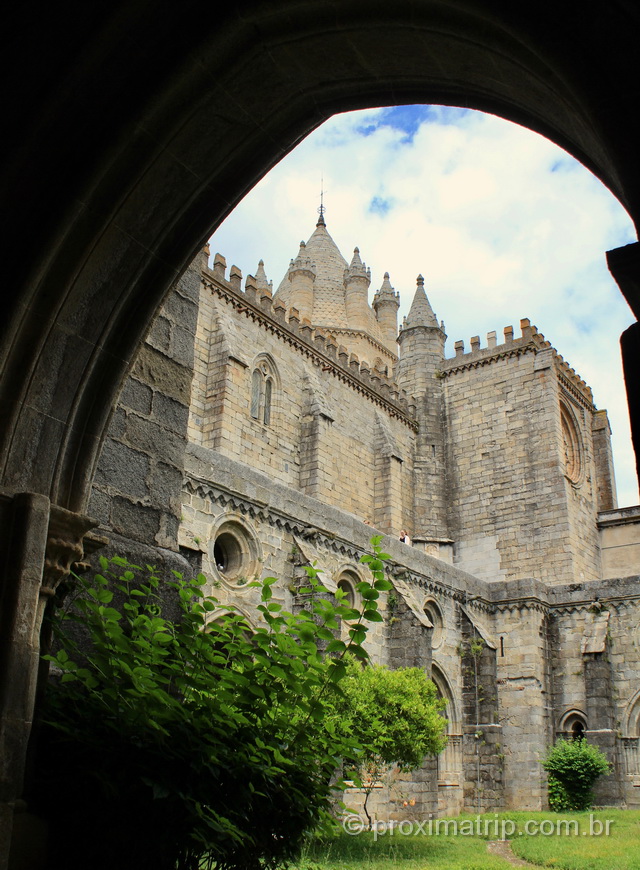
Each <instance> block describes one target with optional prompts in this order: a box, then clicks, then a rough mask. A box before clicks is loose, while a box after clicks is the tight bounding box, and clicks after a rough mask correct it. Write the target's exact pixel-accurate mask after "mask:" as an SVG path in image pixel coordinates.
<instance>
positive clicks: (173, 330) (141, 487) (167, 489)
mask: <svg viewBox="0 0 640 870" xmlns="http://www.w3.org/2000/svg"><path fill="white" fill-rule="evenodd" d="M200 260H201V258H200V257H196V259H195V260H194V262H193V264H192V265H191V266H190V267H189V269H188V270H187V271H186V272H185V273H184V275H183V276H182V278H181V279H180V281H179V282H178V283H177V285H176V287H175V288H174V289H173V290H172V291H171V293H170V294H169V296H168V297H167V298H166V300H165V302H164V304H163V306H162V308H161V309H160V311H159V312H158V315H157V317H156V319H155V320H154V321H153V324H152V326H151V329H150V331H149V334H148V336H147V338H146V340H145V342H144V343H143V344H142V346H141V347H140V349H139V352H138V354H137V356H136V358H135V360H134V363H133V367H132V370H131V372H130V374H129V376H128V378H127V379H126V380H125V383H124V386H123V389H122V392H121V394H120V397H119V400H118V404H117V406H116V409H115V411H114V413H113V416H112V418H111V424H110V426H109V429H108V431H107V436H106V438H105V441H104V444H103V447H102V452H101V455H100V459H99V461H98V466H97V469H96V474H95V479H94V485H93V491H92V496H91V501H90V505H89V512H90V514H91V515H92V516H94V517H95V518H96V519H98V520H99V522H100V526H101V531H106V532H107V533H110V532H111V533H113V534H114V535H115V536H116V537H117V536H120V538H119V541H120V544H121V545H122V539H123V538H124V539H130V540H132V541H137V542H140V543H145V544H148V545H150V546H157V547H158V548H160V549H161V550H177V546H178V545H177V531H178V525H179V522H180V510H181V490H182V479H183V469H184V451H185V446H186V443H187V422H188V417H189V402H190V396H191V381H192V379H193V360H194V354H193V351H194V341H195V331H196V321H197V316H198V297H199V287H200V266H201V262H200ZM114 540H115V538H114Z"/></svg>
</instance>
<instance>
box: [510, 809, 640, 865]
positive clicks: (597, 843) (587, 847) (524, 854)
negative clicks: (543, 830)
mask: <svg viewBox="0 0 640 870" xmlns="http://www.w3.org/2000/svg"><path fill="white" fill-rule="evenodd" d="M512 815H513V816H514V818H515V817H516V816H520V817H522V818H525V817H528V816H529V815H530V816H531V817H532V818H533V817H537V816H540V818H548V819H551V820H554V819H557V820H562V819H566V820H573V821H574V822H575V823H577V825H578V828H579V831H578V835H577V836H574V835H573V833H572V834H571V835H569V836H567V835H566V834H564V833H562V834H560V835H552V836H540V835H539V836H536V837H525V836H522V837H520V836H516V837H513V838H512V840H511V846H512V848H513V851H514V853H515V854H516V855H518V856H519V857H520V858H523V859H524V860H525V861H530V862H531V863H532V864H539V865H541V866H542V867H557V868H562V870H640V811H638V810H599V811H598V812H597V813H588V812H586V813H572V814H569V813H566V814H565V813H562V814H557V815H556V814H555V813H531V814H527V813H517V814H515V813H514V814H512ZM591 818H593V828H594V829H596V830H597V828H598V825H597V822H598V821H601V822H603V823H605V822H606V821H609V822H610V823H611V824H610V826H609V827H610V831H609V835H608V836H607V835H606V829H603V830H602V833H601V834H600V835H599V836H591V835H590V828H591V826H592V824H591ZM574 830H575V827H574Z"/></svg>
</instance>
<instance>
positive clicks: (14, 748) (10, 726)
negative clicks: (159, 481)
mask: <svg viewBox="0 0 640 870" xmlns="http://www.w3.org/2000/svg"><path fill="white" fill-rule="evenodd" d="M0 520H1V521H2V523H3V525H4V527H5V530H6V531H7V533H8V534H7V536H6V540H7V542H8V543H6V545H5V547H4V548H3V552H2V555H3V557H4V571H3V575H2V592H1V595H2V598H1V603H2V617H1V626H0V629H1V641H0V687H1V688H0V868H4V867H6V866H7V862H8V860H9V850H10V847H11V851H12V856H14V855H15V854H16V852H17V854H18V855H19V849H20V842H19V841H17V839H18V838H17V837H15V836H14V837H13V838H12V832H13V830H14V825H15V829H16V830H19V831H20V832H21V833H23V834H24V837H25V840H27V841H28V840H29V839H30V838H31V837H32V832H31V830H30V829H29V826H28V825H27V824H25V823H24V822H23V821H22V820H21V819H18V822H19V824H15V819H14V810H16V811H23V810H24V805H23V803H22V802H21V801H20V800H19V799H20V798H21V796H22V793H23V787H24V776H25V764H26V758H27V746H28V742H29V738H30V735H31V730H32V723H33V714H34V705H35V699H36V687H37V681H38V673H39V662H40V642H41V629H42V621H43V616H44V611H45V608H46V606H47V603H48V602H49V601H50V600H51V599H52V597H53V596H54V595H55V593H56V590H57V588H58V586H59V584H60V582H61V581H62V580H63V579H64V578H65V577H67V576H68V574H69V571H70V569H71V565H72V564H73V563H74V562H77V561H79V560H81V559H82V557H83V546H82V542H83V537H84V535H85V534H86V533H87V531H88V530H89V529H92V528H94V527H95V526H96V525H97V524H96V522H95V521H94V520H91V519H89V518H88V517H84V516H80V515H79V514H75V513H72V512H71V511H67V510H65V509H64V508H60V507H57V506H56V505H50V502H49V499H48V498H47V497H46V496H44V495H39V494H35V493H21V494H19V495H16V496H14V497H13V499H11V501H10V502H9V500H8V499H7V500H3V510H2V512H1V516H0ZM12 839H13V844H12V842H11V841H12Z"/></svg>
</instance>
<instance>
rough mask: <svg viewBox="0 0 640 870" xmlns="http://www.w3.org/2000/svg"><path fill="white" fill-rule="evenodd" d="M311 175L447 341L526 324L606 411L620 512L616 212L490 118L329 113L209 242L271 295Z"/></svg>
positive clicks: (619, 240) (336, 219) (569, 166)
mask: <svg viewBox="0 0 640 870" xmlns="http://www.w3.org/2000/svg"><path fill="white" fill-rule="evenodd" d="M321 175H322V176H323V178H324V190H325V206H326V210H327V212H326V221H327V227H328V229H329V231H330V233H331V235H332V236H333V238H334V239H335V241H336V243H337V244H338V246H339V247H340V249H341V251H342V253H343V255H344V256H345V257H346V258H347V259H350V256H351V252H352V250H353V248H354V247H355V246H356V245H358V247H359V248H360V252H361V255H362V257H363V259H364V260H365V261H366V263H367V265H368V266H370V267H371V272H372V292H373V291H374V290H375V289H376V288H377V287H379V286H380V284H381V282H382V276H383V274H384V272H385V271H389V273H390V275H391V282H392V284H393V285H394V287H395V288H396V289H397V290H399V291H400V294H401V301H402V307H401V315H402V314H405V313H406V312H407V310H408V307H409V305H410V303H411V299H412V296H413V292H414V288H415V278H416V276H417V275H418V274H419V273H421V274H423V275H424V276H425V282H426V287H427V292H428V294H429V297H430V299H431V301H432V304H433V307H434V309H435V311H436V313H437V315H438V317H440V318H443V319H444V320H445V322H446V325H447V332H448V334H449V336H450V343H449V345H448V348H449V349H448V353H449V354H451V353H452V350H451V348H452V347H453V341H454V340H457V339H464V340H465V341H466V342H467V346H468V340H469V337H470V336H472V335H476V334H479V335H480V336H481V337H482V336H484V335H485V334H486V332H488V331H490V330H494V329H495V330H497V331H498V335H499V336H500V335H501V331H502V328H503V327H504V326H508V325H513V326H514V327H515V328H516V333H517V331H518V325H519V321H520V318H522V317H529V318H530V319H531V321H532V322H533V323H534V324H536V325H537V326H538V328H539V329H540V330H541V331H542V332H544V333H545V335H546V337H547V338H548V339H549V340H550V341H551V342H552V344H553V345H554V346H555V347H556V348H557V349H558V350H559V351H560V353H562V354H563V356H564V357H565V358H566V359H567V360H568V361H569V362H570V363H571V365H572V366H573V367H574V368H575V369H576V370H577V371H578V373H579V374H580V375H581V376H582V377H583V378H584V379H585V380H586V381H587V383H589V384H590V385H591V386H592V388H593V391H594V398H595V402H596V405H597V406H598V407H607V409H608V411H609V416H610V420H611V424H612V428H613V432H614V456H615V461H616V471H617V477H618V489H619V496H620V503H621V504H632V503H636V502H637V501H638V496H637V486H636V483H635V466H634V459H633V453H632V450H631V446H630V440H629V429H628V415H627V410H626V401H625V397H624V386H623V383H622V374H621V366H620V362H619V345H618V342H619V336H620V333H621V332H622V330H623V329H625V328H626V327H627V326H628V325H629V324H630V323H631V322H632V321H633V317H632V315H631V312H630V311H629V309H628V307H627V305H626V303H625V302H624V300H623V298H622V296H621V295H620V292H619V290H618V289H617V287H616V285H615V283H614V282H613V280H612V278H611V276H610V275H609V273H608V271H607V268H606V262H605V251H606V250H608V249H610V248H613V247H617V246H619V245H622V244H626V243H628V242H630V241H633V240H634V239H635V236H634V234H633V230H632V225H631V221H630V220H629V218H628V216H627V214H626V212H625V211H624V209H623V208H622V207H621V206H620V204H619V203H618V202H617V201H616V200H615V199H614V197H613V196H612V195H611V194H610V193H609V192H608V191H607V190H606V188H605V187H604V186H603V185H602V184H601V183H600V182H599V181H598V180H597V179H596V178H595V177H594V176H593V175H592V174H591V173H590V172H589V171H588V170H586V169H585V168H584V167H583V166H581V165H580V164H579V163H577V162H576V161H575V160H573V158H571V157H569V156H568V155H567V154H566V153H565V152H564V151H562V150H561V149H560V148H558V147H557V146H556V145H554V144H553V143H551V142H549V141H548V140H546V139H544V138H542V137H540V136H538V135H536V134H534V133H531V132H530V131H528V130H525V129H523V128H521V127H518V126H516V125H514V124H510V123H508V122H506V121H503V120H502V119H499V118H496V117H494V116H491V115H483V114H480V113H477V112H468V111H463V110H458V109H446V108H442V107H432V108H430V109H426V108H425V107H420V108H415V109H409V108H406V107H404V108H402V109H400V108H399V109H393V110H386V109H378V110H372V111H367V112H354V113H348V114H344V115H338V116H335V117H334V118H332V119H331V120H330V121H328V122H327V123H326V124H324V125H322V126H321V127H320V128H318V129H317V130H316V131H315V132H314V133H312V134H311V135H310V136H309V137H307V139H306V140H305V141H304V142H302V143H301V145H299V146H298V148H296V149H295V150H294V151H293V152H291V154H290V155H289V156H288V157H286V158H285V159H284V160H282V161H281V162H280V163H279V164H278V166H276V167H275V168H274V169H273V170H272V172H270V173H269V174H268V175H267V176H265V178H263V179H262V181H261V182H259V184H258V185H256V187H255V188H254V189H253V190H252V191H251V193H250V194H249V195H248V196H247V197H246V198H245V200H244V201H243V202H242V203H241V204H240V205H239V206H238V207H237V208H236V209H235V211H234V212H233V214H232V215H231V216H230V217H229V218H228V219H227V221H226V222H225V223H224V224H223V225H222V226H221V227H220V228H219V229H218V231H217V232H216V233H215V235H214V236H213V238H212V250H213V251H220V252H221V253H223V254H224V255H225V256H226V257H227V262H228V264H229V265H231V263H235V264H237V265H238V266H239V267H240V268H241V269H242V270H243V273H244V274H245V275H246V274H248V273H253V272H255V269H256V266H257V262H258V260H259V259H260V258H262V259H264V261H265V268H266V270H267V274H268V276H269V277H270V278H272V279H273V282H274V287H277V285H278V284H279V283H280V280H281V278H282V277H283V275H284V273H285V271H286V269H287V266H288V263H289V260H290V259H291V257H293V256H295V255H296V253H297V250H298V244H299V242H300V240H301V239H305V240H306V239H307V238H308V237H309V236H310V235H311V233H312V232H313V229H314V226H315V221H316V219H317V215H316V209H317V207H318V205H319V199H320V184H321V181H320V179H321Z"/></svg>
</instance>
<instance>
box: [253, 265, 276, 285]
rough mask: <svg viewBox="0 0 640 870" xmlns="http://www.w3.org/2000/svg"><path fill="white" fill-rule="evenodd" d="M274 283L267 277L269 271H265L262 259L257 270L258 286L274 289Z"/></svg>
mask: <svg viewBox="0 0 640 870" xmlns="http://www.w3.org/2000/svg"><path fill="white" fill-rule="evenodd" d="M272 285H273V282H272V281H269V280H268V279H267V273H266V272H265V271H264V260H260V262H259V263H258V269H257V271H256V287H257V288H258V290H272V289H273V286H272Z"/></svg>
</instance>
